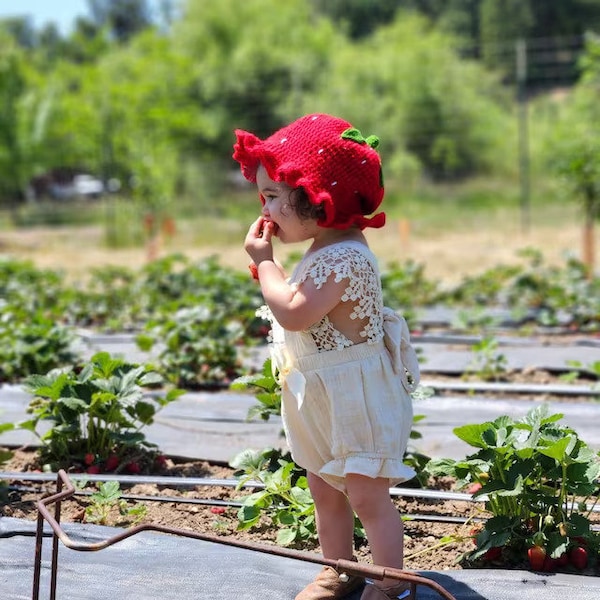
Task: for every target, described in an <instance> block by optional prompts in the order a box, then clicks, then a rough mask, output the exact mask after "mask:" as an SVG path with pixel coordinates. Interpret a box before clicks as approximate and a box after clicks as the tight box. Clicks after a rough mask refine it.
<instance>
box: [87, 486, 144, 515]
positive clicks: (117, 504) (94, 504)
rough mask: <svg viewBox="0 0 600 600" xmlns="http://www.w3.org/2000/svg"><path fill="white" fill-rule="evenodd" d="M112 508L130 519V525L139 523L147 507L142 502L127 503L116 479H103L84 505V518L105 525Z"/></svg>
mask: <svg viewBox="0 0 600 600" xmlns="http://www.w3.org/2000/svg"><path fill="white" fill-rule="evenodd" d="M114 509H118V511H119V514H120V515H121V516H122V517H125V518H126V519H128V520H132V523H131V524H132V525H136V524H137V523H139V521H141V520H142V519H143V518H144V517H145V516H146V513H147V512H148V508H147V507H146V506H145V505H143V504H137V505H135V506H128V505H127V502H126V501H125V500H123V499H122V498H121V490H120V484H119V482H118V481H105V482H103V483H101V484H100V485H99V487H98V491H97V492H95V493H93V494H92V495H91V496H90V504H89V505H88V506H86V507H85V519H86V521H87V522H89V523H97V524H98V525H107V524H108V518H109V516H110V513H111V512H112V511H113V510H114Z"/></svg>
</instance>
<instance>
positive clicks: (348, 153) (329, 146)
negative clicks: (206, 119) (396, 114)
mask: <svg viewBox="0 0 600 600" xmlns="http://www.w3.org/2000/svg"><path fill="white" fill-rule="evenodd" d="M235 135H236V137H237V142H236V143H235V145H234V153H233V158H234V159H235V160H236V161H238V162H239V163H240V165H241V169H242V174H243V175H244V177H245V178H246V179H248V180H249V181H252V182H255V181H256V171H257V169H258V166H259V164H262V165H263V166H264V168H265V169H266V171H267V173H268V175H269V177H270V178H271V179H272V180H273V181H283V182H285V183H286V184H287V185H289V186H290V187H292V188H297V187H302V188H303V189H304V190H305V191H306V193H307V195H308V198H309V200H310V201H311V202H312V203H313V204H315V205H319V204H321V205H322V206H323V208H324V210H325V217H324V218H323V219H320V220H319V221H318V224H319V225H321V226H322V227H335V228H337V229H346V228H348V227H351V226H352V225H357V226H358V227H360V228H361V229H364V228H365V227H382V226H383V225H384V223H385V214H384V213H378V214H376V215H375V216H373V217H371V218H367V217H366V216H365V215H370V214H371V213H373V212H374V211H375V210H376V209H377V208H378V207H379V205H380V204H381V201H382V200H383V177H382V174H381V161H380V159H379V155H378V154H377V152H376V151H375V148H376V147H377V145H378V143H379V140H378V138H376V137H375V136H370V137H368V138H366V139H365V138H363V136H362V135H361V133H360V131H358V129H355V128H353V127H352V125H351V124H350V123H348V122H347V121H344V120H343V119H339V118H337V117H332V116H330V115H325V114H313V115H306V116H304V117H301V118H300V119H298V120H297V121H294V122H293V123H291V124H289V125H287V126H286V127H283V128H282V129H280V130H278V131H276V132H275V133H274V134H273V135H271V136H270V137H268V138H267V139H265V140H261V139H259V138H258V137H256V136H255V135H254V134H252V133H249V132H247V131H242V130H240V129H236V131H235Z"/></svg>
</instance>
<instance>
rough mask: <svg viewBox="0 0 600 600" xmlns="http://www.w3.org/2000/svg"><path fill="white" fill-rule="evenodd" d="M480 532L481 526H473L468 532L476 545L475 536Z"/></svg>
mask: <svg viewBox="0 0 600 600" xmlns="http://www.w3.org/2000/svg"><path fill="white" fill-rule="evenodd" d="M480 532H481V527H473V528H472V529H471V531H469V534H470V536H471V538H472V539H473V543H474V544H475V545H476V546H477V536H478V535H479V533H480Z"/></svg>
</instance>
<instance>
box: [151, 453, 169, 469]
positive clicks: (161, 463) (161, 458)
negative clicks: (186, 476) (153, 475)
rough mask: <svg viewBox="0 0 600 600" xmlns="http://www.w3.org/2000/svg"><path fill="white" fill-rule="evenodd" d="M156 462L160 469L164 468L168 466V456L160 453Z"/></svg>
mask: <svg viewBox="0 0 600 600" xmlns="http://www.w3.org/2000/svg"><path fill="white" fill-rule="evenodd" d="M154 464H155V465H156V466H157V467H159V468H160V469H164V468H165V467H166V466H167V457H166V456H165V455H164V454H159V455H158V456H157V457H156V458H155V459H154Z"/></svg>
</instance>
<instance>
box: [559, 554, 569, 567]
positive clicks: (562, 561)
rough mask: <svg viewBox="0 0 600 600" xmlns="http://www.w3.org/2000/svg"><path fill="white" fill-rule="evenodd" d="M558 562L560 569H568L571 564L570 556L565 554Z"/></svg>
mask: <svg viewBox="0 0 600 600" xmlns="http://www.w3.org/2000/svg"><path fill="white" fill-rule="evenodd" d="M556 560H557V563H558V566H559V567H566V566H567V565H568V564H569V555H568V554H567V553H566V552H563V553H562V554H561V555H560V556H559V557H558V558H557V559H556Z"/></svg>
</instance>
